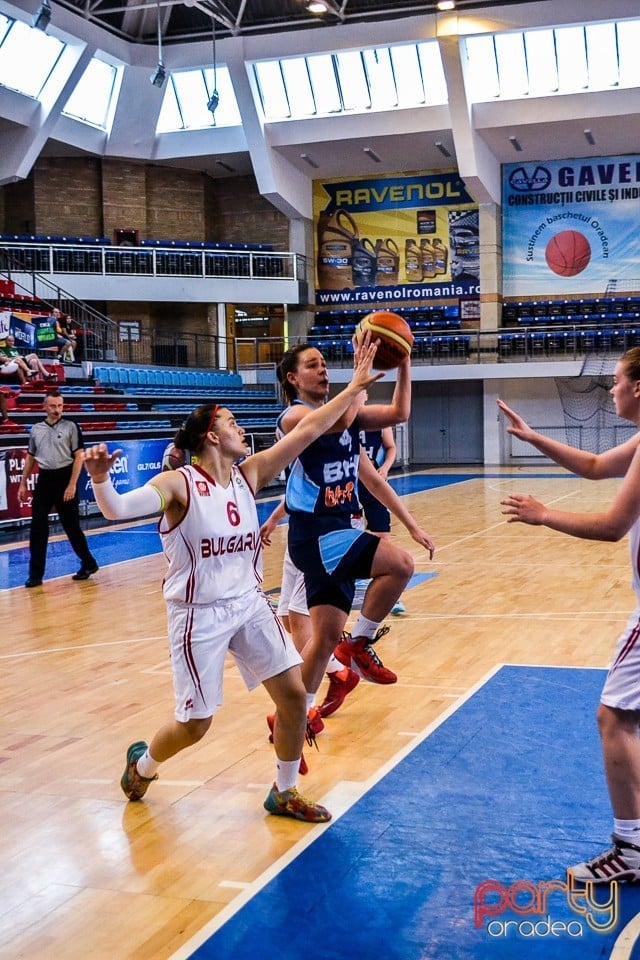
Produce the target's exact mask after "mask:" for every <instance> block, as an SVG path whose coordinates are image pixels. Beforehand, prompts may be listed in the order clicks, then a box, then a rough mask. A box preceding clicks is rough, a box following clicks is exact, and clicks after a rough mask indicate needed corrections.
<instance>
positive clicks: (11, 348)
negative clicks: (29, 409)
mask: <svg viewBox="0 0 640 960" xmlns="http://www.w3.org/2000/svg"><path fill="white" fill-rule="evenodd" d="M7 359H8V360H10V361H14V362H15V363H16V364H17V365H18V369H19V370H21V371H22V373H23V374H25V376H26V377H28V378H30V379H42V380H57V379H58V378H57V376H56V374H55V373H49V372H48V370H47V368H46V367H45V366H44V364H43V363H42V361H41V359H40V357H39V356H38V355H37V354H36V353H28V354H26V356H23V355H22V354H21V353H20V351H19V350H18V348H17V347H16V341H15V337H14V336H13V334H12V333H8V334H7V336H6V337H5V340H4V345H2V344H0V363H3V364H5V363H6V361H7ZM16 372H17V371H16ZM18 379H20V374H18ZM20 382H21V383H24V382H25V381H24V380H20Z"/></svg>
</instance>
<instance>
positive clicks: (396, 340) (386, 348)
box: [356, 310, 413, 370]
mask: <svg viewBox="0 0 640 960" xmlns="http://www.w3.org/2000/svg"><path fill="white" fill-rule="evenodd" d="M367 330H370V331H371V333H372V335H373V337H374V339H376V340H379V341H380V343H379V344H378V349H377V351H376V356H375V359H374V361H373V366H374V369H375V370H395V368H396V367H397V366H398V364H399V363H400V361H401V360H403V359H404V358H405V357H406V356H408V355H409V354H410V353H411V348H412V347H413V334H412V333H411V327H410V326H409V324H408V323H407V322H406V320H403V319H402V317H401V316H399V315H398V314H397V313H391V311H390V310H378V311H376V313H369V314H367V316H366V317H363V318H362V320H361V321H360V323H359V324H358V326H357V327H356V338H357V339H358V341H360V340H361V339H362V337H363V336H364V334H365V333H366V331H367Z"/></svg>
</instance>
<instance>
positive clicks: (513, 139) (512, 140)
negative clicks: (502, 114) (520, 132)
mask: <svg viewBox="0 0 640 960" xmlns="http://www.w3.org/2000/svg"><path fill="white" fill-rule="evenodd" d="M509 142H510V144H511V146H512V147H513V149H514V150H515V151H516V153H522V147H521V145H520V141H519V140H518V139H517V138H516V137H509Z"/></svg>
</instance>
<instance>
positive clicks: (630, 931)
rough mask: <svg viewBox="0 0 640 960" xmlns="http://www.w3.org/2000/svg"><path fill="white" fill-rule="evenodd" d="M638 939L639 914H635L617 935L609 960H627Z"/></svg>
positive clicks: (639, 931)
mask: <svg viewBox="0 0 640 960" xmlns="http://www.w3.org/2000/svg"><path fill="white" fill-rule="evenodd" d="M638 937H640V913H636V915H635V917H632V918H631V920H629V923H628V924H627V925H626V927H623V928H622V930H621V932H620V933H619V934H618V937H617V939H616V942H615V943H614V945H613V950H612V951H611V955H610V957H609V960H629V958H630V957H631V954H632V953H633V948H634V946H635V945H636V943H637V942H638Z"/></svg>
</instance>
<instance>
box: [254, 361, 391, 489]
mask: <svg viewBox="0 0 640 960" xmlns="http://www.w3.org/2000/svg"><path fill="white" fill-rule="evenodd" d="M375 353H376V346H375V344H371V345H370V346H369V347H368V348H367V349H366V350H364V351H363V352H362V356H361V357H360V359H359V360H358V363H357V365H356V366H355V367H354V370H353V377H352V378H351V381H350V382H349V383H348V384H347V386H346V387H345V388H344V390H341V391H340V393H338V394H337V395H336V396H335V397H333V399H332V400H329V401H328V402H327V403H325V404H323V405H322V406H321V407H317V408H316V409H315V410H311V411H310V412H309V413H308V414H307V415H306V416H305V417H303V418H302V420H300V421H299V423H297V424H296V426H295V427H294V428H293V430H291V432H290V433H287V434H286V435H285V436H284V437H282V438H281V439H280V440H278V442H277V443H274V445H273V446H272V447H268V448H267V449H266V450H261V451H260V452H259V453H254V454H253V455H252V456H250V457H247V459H246V460H245V461H244V462H243V464H242V472H243V473H244V474H245V475H246V476H247V479H248V481H249V483H251V485H252V486H253V489H254V490H260V489H261V488H262V487H264V485H265V484H266V483H269V481H270V480H273V479H274V477H277V476H278V474H279V473H280V472H281V471H282V470H283V469H284V468H285V467H286V466H287V465H288V464H289V463H291V462H292V461H293V460H295V458H296V457H297V456H298V454H299V453H301V452H302V451H303V450H304V449H305V448H306V447H308V446H309V444H310V443H313V441H314V440H317V438H318V437H320V436H322V434H323V433H327V431H328V430H330V429H331V427H332V426H333V425H334V423H335V422H336V420H338V419H339V418H340V416H341V415H342V414H343V413H344V412H345V410H348V409H349V407H350V405H351V404H352V403H353V402H354V400H356V399H357V400H358V402H360V403H362V400H363V399H364V396H365V391H366V390H367V388H368V387H370V386H371V384H372V383H375V382H376V380H379V379H380V377H382V376H384V374H383V373H380V372H375V371H373V370H372V369H371V364H372V362H373V358H374V357H375Z"/></svg>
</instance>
